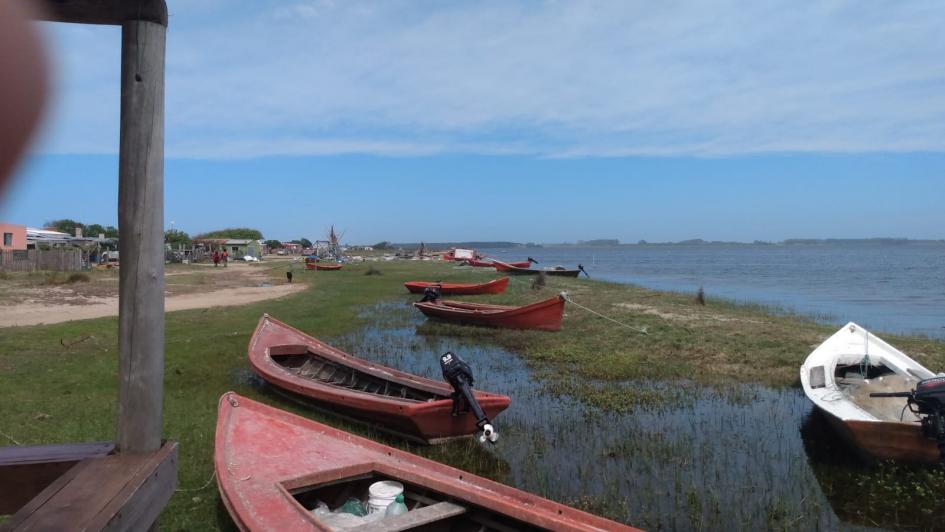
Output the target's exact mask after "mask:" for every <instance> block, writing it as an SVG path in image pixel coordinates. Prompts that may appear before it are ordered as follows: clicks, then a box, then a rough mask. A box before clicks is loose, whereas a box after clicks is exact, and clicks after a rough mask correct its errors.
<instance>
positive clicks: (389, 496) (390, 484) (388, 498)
mask: <svg viewBox="0 0 945 532" xmlns="http://www.w3.org/2000/svg"><path fill="white" fill-rule="evenodd" d="M403 492H404V485H403V484H401V483H400V482H397V481H396V480H382V481H380V482H375V483H374V484H371V486H370V487H369V488H368V513H374V512H384V511H385V510H387V507H388V506H389V505H390V503H392V502H394V499H396V498H397V496H398V495H400V494H402V493H403Z"/></svg>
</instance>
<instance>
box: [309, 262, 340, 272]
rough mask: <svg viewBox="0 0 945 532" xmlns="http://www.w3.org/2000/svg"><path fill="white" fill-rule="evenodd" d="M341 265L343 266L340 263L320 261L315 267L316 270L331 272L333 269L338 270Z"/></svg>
mask: <svg viewBox="0 0 945 532" xmlns="http://www.w3.org/2000/svg"><path fill="white" fill-rule="evenodd" d="M306 266H308V264H306ZM342 266H343V265H342V264H321V263H317V264H315V269H316V270H321V271H329V272H333V271H335V270H340V269H341V267H342Z"/></svg>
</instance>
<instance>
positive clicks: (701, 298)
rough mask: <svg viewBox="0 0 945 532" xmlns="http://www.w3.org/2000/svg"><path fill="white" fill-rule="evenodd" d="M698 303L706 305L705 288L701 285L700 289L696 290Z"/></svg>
mask: <svg viewBox="0 0 945 532" xmlns="http://www.w3.org/2000/svg"><path fill="white" fill-rule="evenodd" d="M696 303H697V304H699V305H703V306H705V290H703V289H702V287H701V286H700V287H699V291H698V292H696Z"/></svg>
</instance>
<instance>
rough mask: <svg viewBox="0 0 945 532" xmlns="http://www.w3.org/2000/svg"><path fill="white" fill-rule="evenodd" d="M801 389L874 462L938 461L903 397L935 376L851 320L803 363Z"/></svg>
mask: <svg viewBox="0 0 945 532" xmlns="http://www.w3.org/2000/svg"><path fill="white" fill-rule="evenodd" d="M800 376H801V385H802V386H803V387H804V393H805V394H807V397H808V398H809V399H810V400H811V401H813V403H814V406H816V407H817V408H818V409H819V410H820V411H821V412H823V413H824V415H825V416H826V417H827V419H828V420H829V421H830V423H831V424H832V425H833V426H834V427H835V428H836V429H837V431H838V432H839V433H840V434H841V435H842V436H843V437H844V438H845V439H847V440H848V441H849V442H850V443H851V444H852V445H853V446H854V447H855V448H856V449H858V450H859V451H860V452H861V454H863V455H865V456H866V457H868V458H873V459H878V460H905V461H916V462H938V461H939V451H938V447H937V446H936V442H935V440H932V439H929V438H926V437H925V436H924V435H923V432H922V426H921V420H920V417H919V416H918V415H916V414H915V413H914V412H913V411H912V410H911V409H910V408H908V405H907V399H906V398H904V397H870V394H871V393H876V392H907V391H912V390H914V389H915V387H916V384H918V383H919V381H921V380H923V379H928V378H931V377H934V376H935V374H934V373H932V372H931V371H929V370H928V369H926V368H925V367H923V366H922V365H921V364H919V363H918V362H916V361H915V360H913V359H911V358H909V356H907V355H906V354H905V353H903V352H902V351H899V350H898V349H896V348H895V347H893V346H891V345H889V344H887V343H886V342H884V341H883V340H881V339H880V338H878V337H876V336H874V335H873V334H871V333H870V332H869V331H867V330H866V329H864V328H863V327H860V326H859V325H857V324H855V323H853V322H850V323H848V324H846V325H845V326H844V327H843V328H842V329H840V330H839V331H837V332H836V333H835V334H834V335H833V336H831V337H830V338H828V339H827V340H826V341H825V342H824V343H822V344H820V346H818V347H817V349H814V351H813V352H812V353H811V354H810V356H808V357H807V360H806V361H804V365H802V366H801V375H800Z"/></svg>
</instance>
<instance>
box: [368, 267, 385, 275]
mask: <svg viewBox="0 0 945 532" xmlns="http://www.w3.org/2000/svg"><path fill="white" fill-rule="evenodd" d="M364 275H384V274H383V273H381V270H378V269H377V268H375V267H374V266H371V267H369V268H368V269H367V271H366V272H364Z"/></svg>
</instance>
